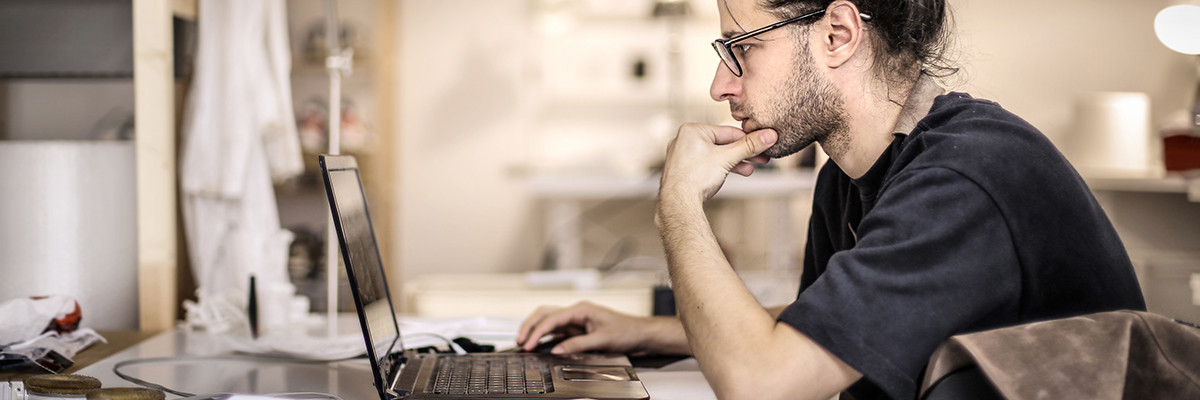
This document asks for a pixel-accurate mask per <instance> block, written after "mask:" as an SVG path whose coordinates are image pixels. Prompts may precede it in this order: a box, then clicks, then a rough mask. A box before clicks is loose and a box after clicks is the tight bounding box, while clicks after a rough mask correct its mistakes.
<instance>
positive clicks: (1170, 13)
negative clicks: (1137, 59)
mask: <svg viewBox="0 0 1200 400" xmlns="http://www.w3.org/2000/svg"><path fill="white" fill-rule="evenodd" d="M1154 34H1155V35H1158V40H1159V41H1160V42H1162V44H1163V45H1165V46H1167V48H1169V49H1171V50H1174V51H1176V52H1179V53H1183V54H1200V6H1198V5H1193V4H1181V5H1174V6H1170V7H1167V8H1164V9H1163V10H1162V11H1159V12H1158V16H1156V17H1154Z"/></svg>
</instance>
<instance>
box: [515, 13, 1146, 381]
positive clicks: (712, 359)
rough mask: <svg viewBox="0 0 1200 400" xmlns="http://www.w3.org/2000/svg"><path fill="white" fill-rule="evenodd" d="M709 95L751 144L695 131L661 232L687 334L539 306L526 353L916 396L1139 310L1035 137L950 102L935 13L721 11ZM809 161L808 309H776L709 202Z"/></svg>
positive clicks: (677, 326) (1123, 258) (610, 315)
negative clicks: (1061, 324)
mask: <svg viewBox="0 0 1200 400" xmlns="http://www.w3.org/2000/svg"><path fill="white" fill-rule="evenodd" d="M717 6H718V8H719V10H720V15H721V29H722V32H723V39H720V40H717V41H716V42H715V43H714V48H716V49H717V52H718V54H719V55H720V57H721V59H722V61H721V64H720V65H719V66H718V68H717V72H716V76H715V77H714V79H713V83H712V89H711V92H712V93H711V94H712V97H713V99H715V100H717V101H728V102H729V106H730V111H731V112H732V115H733V117H734V118H735V119H737V120H739V121H741V128H740V129H738V128H734V127H727V126H707V125H697V124H688V125H684V126H682V127H681V128H680V129H679V132H678V135H677V136H676V138H675V140H674V141H672V143H671V145H670V146H669V149H668V151H667V160H666V164H665V167H664V170H663V176H662V182H661V187H660V189H659V198H658V205H657V209H656V215H655V220H656V223H657V225H658V227H659V229H660V231H661V234H662V239H663V243H664V247H665V249H666V254H667V261H668V265H669V269H670V274H671V281H672V284H673V286H674V289H675V298H676V304H677V308H678V310H679V318H677V319H676V318H667V317H653V318H635V317H631V316H627V315H622V314H618V313H615V312H612V311H610V310H606V309H602V308H599V307H596V306H593V305H590V304H580V305H576V306H573V307H569V308H565V309H557V308H543V309H540V310H538V311H537V312H535V313H534V314H533V315H531V316H530V317H529V318H528V319H527V320H526V321H525V323H524V324H523V326H522V327H521V331H520V333H519V337H518V344H520V345H521V346H522V347H524V348H526V349H531V348H533V347H534V345H536V343H537V342H538V339H539V338H541V337H542V336H543V335H546V334H550V333H556V334H559V335H567V336H571V335H573V336H571V337H569V338H568V339H567V340H565V341H563V342H562V343H560V344H559V345H557V346H556V347H555V348H554V350H553V351H554V352H558V353H565V352H579V351H588V350H604V351H617V352H629V353H677V354H692V355H694V356H695V357H696V359H697V360H698V361H699V363H700V366H701V368H702V370H703V372H704V375H705V377H706V378H707V379H708V381H709V383H710V384H711V385H712V388H713V389H714V391H715V392H716V393H717V395H718V397H720V398H723V399H748V398H752V399H773V398H809V399H827V398H829V397H830V396H832V395H835V394H837V393H839V392H842V391H846V392H847V393H849V394H850V395H852V396H853V397H854V398H856V399H859V400H865V399H874V398H901V399H902V398H915V397H916V396H917V394H918V393H917V390H918V385H919V382H920V380H921V376H922V374H923V370H924V367H925V365H926V363H927V362H928V359H929V356H930V354H931V353H932V352H933V350H934V349H935V348H936V347H937V346H938V344H939V343H941V342H942V341H943V340H945V339H946V338H948V337H950V336H952V335H955V334H959V333H964V332H971V331H979V330H985V329H990V328H996V327H1002V326H1009V325H1016V324H1020V323H1023V322H1029V321H1038V320H1046V319H1052V318H1059V317H1064V316H1071V315H1079V314H1085V313H1091V312H1098V311H1107V310H1115V309H1137V310H1143V309H1144V308H1145V304H1144V301H1143V298H1142V295H1141V292H1140V290H1139V288H1138V285H1137V280H1136V277H1135V276H1134V273H1133V268H1132V265H1131V264H1130V262H1129V257H1128V255H1127V254H1126V253H1125V250H1124V247H1123V245H1122V244H1121V242H1120V240H1119V238H1118V237H1117V234H1116V232H1115V231H1114V229H1113V227H1112V225H1111V223H1110V222H1109V221H1108V219H1107V217H1106V216H1105V215H1104V213H1103V211H1102V210H1101V209H1100V207H1099V205H1098V204H1097V203H1096V201H1095V199H1094V198H1093V196H1092V195H1091V193H1090V192H1089V190H1088V189H1087V187H1086V185H1085V184H1084V183H1083V181H1082V179H1080V177H1079V176H1078V174H1076V173H1075V172H1074V170H1073V169H1072V168H1071V167H1070V165H1069V164H1068V163H1067V161H1066V160H1065V159H1064V158H1063V157H1062V156H1061V154H1059V153H1058V152H1057V151H1056V150H1055V149H1054V147H1053V145H1052V144H1051V143H1050V142H1049V141H1048V140H1047V139H1046V138H1045V137H1044V136H1043V135H1042V134H1041V133H1039V132H1038V131H1037V130H1036V129H1035V128H1034V127H1032V126H1030V125H1029V124H1027V123H1026V122H1024V121H1022V120H1021V119H1019V118H1017V117H1016V116H1014V115H1012V114H1010V113H1008V112H1007V111H1005V110H1003V109H1002V108H1000V106H999V105H997V104H995V103H992V102H989V101H986V100H978V99H974V98H972V97H971V96H969V95H966V94H962V93H950V94H943V91H942V89H941V88H939V87H938V86H937V85H936V84H934V83H932V80H931V79H930V77H931V76H933V75H939V74H943V73H944V72H946V71H947V69H946V68H945V63H943V62H942V61H941V60H940V55H941V54H942V51H941V49H942V47H943V46H944V39H945V36H946V35H945V32H944V29H945V28H944V27H945V25H946V22H945V19H946V9H945V4H944V0H891V1H886V0H718V1H717ZM813 141H817V142H819V143H820V144H821V145H822V147H823V149H824V150H825V151H826V152H827V153H828V154H829V155H830V159H831V160H832V162H831V163H827V164H826V165H825V166H824V167H823V168H822V170H821V172H820V174H819V177H818V181H817V187H816V189H815V193H814V201H813V203H814V204H813V215H812V219H811V221H810V232H809V238H808V244H807V246H806V249H805V258H804V271H803V276H802V279H801V290H800V294H799V296H798V297H797V299H796V301H795V302H794V303H792V304H790V305H788V306H786V307H779V308H774V309H768V310H764V309H763V308H762V307H761V306H760V305H758V304H757V302H756V301H755V299H754V297H753V296H751V294H750V293H749V292H748V291H747V289H746V288H745V286H744V285H743V284H742V283H741V281H740V280H739V279H738V277H737V275H735V273H734V271H733V270H732V269H731V268H730V266H729V263H728V261H726V259H725V258H724V257H723V256H722V253H721V250H720V247H719V246H718V245H717V241H716V239H715V237H714V235H713V233H712V229H711V228H710V227H709V225H708V221H707V218H706V216H705V214H704V209H703V204H704V202H705V201H706V200H707V199H708V198H710V197H712V195H713V194H715V193H716V192H717V191H718V190H719V189H720V187H721V185H722V183H723V182H724V180H725V179H726V177H727V175H728V173H729V172H734V173H738V174H741V175H749V174H750V173H751V172H753V169H754V167H753V163H761V162H765V161H766V160H767V159H768V157H781V156H785V155H788V154H791V153H794V152H796V151H799V150H800V149H802V148H804V147H805V146H807V145H809V144H810V143H811V142H813Z"/></svg>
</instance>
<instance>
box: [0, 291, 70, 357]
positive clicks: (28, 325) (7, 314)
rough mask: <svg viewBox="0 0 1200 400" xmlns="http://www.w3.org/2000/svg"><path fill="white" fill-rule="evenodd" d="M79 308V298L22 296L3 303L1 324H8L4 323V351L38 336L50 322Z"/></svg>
mask: <svg viewBox="0 0 1200 400" xmlns="http://www.w3.org/2000/svg"><path fill="white" fill-rule="evenodd" d="M75 309H76V304H75V299H73V298H71V297H68V296H48V297H42V298H39V299H33V298H28V297H22V298H17V299H12V300H8V301H5V302H3V303H0V321H4V323H3V324H0V348H4V347H5V346H7V345H10V344H13V343H19V342H24V341H27V340H30V339H33V338H36V337H38V335H41V334H42V332H43V331H45V330H46V326H47V325H50V322H52V321H54V320H55V319H56V318H62V317H64V316H66V315H67V314H70V313H73V312H75Z"/></svg>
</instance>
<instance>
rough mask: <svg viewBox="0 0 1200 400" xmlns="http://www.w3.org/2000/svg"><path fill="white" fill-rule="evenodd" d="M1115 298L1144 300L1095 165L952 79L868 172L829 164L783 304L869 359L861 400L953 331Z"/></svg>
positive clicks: (906, 385)
mask: <svg viewBox="0 0 1200 400" xmlns="http://www.w3.org/2000/svg"><path fill="white" fill-rule="evenodd" d="M1115 309H1135V310H1144V309H1145V302H1144V300H1143V298H1142V293H1141V290H1140V289H1139V287H1138V283H1137V278H1136V276H1135V275H1134V272H1133V266H1132V264H1131V263H1130V261H1129V256H1128V255H1127V254H1126V252H1125V248H1124V246H1123V245H1122V243H1121V240H1120V238H1118V237H1117V233H1116V231H1115V230H1114V229H1113V226H1112V224H1111V223H1110V222H1109V220H1108V218H1107V216H1105V214H1104V211H1103V210H1102V209H1101V208H1100V205H1099V204H1098V203H1097V202H1096V200H1095V197H1093V196H1092V194H1091V192H1090V191H1089V190H1088V188H1087V186H1086V185H1085V184H1084V182H1083V179H1082V178H1080V177H1079V175H1078V174H1077V173H1076V172H1075V170H1074V169H1073V168H1072V167H1071V166H1070V164H1069V163H1068V162H1067V160H1066V159H1065V158H1063V156H1062V155H1061V154H1060V153H1059V152H1058V151H1057V150H1056V149H1055V148H1054V146H1053V145H1052V144H1051V143H1050V141H1049V140H1047V139H1046V137H1045V136H1043V135H1042V134H1041V133H1040V132H1038V130H1037V129H1036V128H1034V127H1033V126H1031V125H1029V124H1028V123H1026V122H1025V121H1023V120H1021V119H1020V118H1018V117H1017V116H1015V115H1013V114H1011V113H1009V112H1007V111H1005V110H1004V109H1003V108H1001V107H1000V106H999V105H997V104H995V103H993V102H990V101H986V100H979V99H975V98H972V97H971V96H969V95H966V94H962V93H951V94H947V95H943V96H939V97H938V98H937V99H936V100H935V102H934V104H933V107H932V109H931V110H930V112H929V114H928V115H927V116H926V117H925V118H924V119H922V120H921V122H920V123H918V124H917V127H916V129H914V130H913V132H911V133H909V134H908V135H903V134H897V135H896V139H895V141H894V142H893V144H892V146H891V147H890V148H889V149H888V150H886V151H885V152H884V154H883V155H881V157H880V158H879V160H878V161H877V162H876V164H875V165H874V166H873V167H872V168H871V170H870V171H869V172H868V173H867V174H866V175H864V176H863V177H861V178H859V179H857V180H855V179H850V178H849V177H848V176H847V175H846V174H845V173H844V172H842V170H841V169H840V168H838V166H837V165H836V164H834V163H832V162H830V163H827V164H826V165H825V167H824V168H822V169H821V172H820V174H819V177H818V179H817V187H816V190H815V194H814V201H813V214H812V219H811V220H810V225H809V237H808V245H807V246H806V248H805V257H804V272H803V275H802V278H801V288H800V294H799V297H798V298H797V300H796V302H795V303H792V304H791V305H790V306H788V307H787V309H786V310H784V312H783V313H782V314H781V315H780V317H779V319H780V320H781V321H783V322H785V323H787V324H789V325H792V326H794V327H796V329H798V330H800V331H801V332H803V333H804V334H805V335H807V336H808V337H810V338H812V339H813V340H814V341H816V342H817V343H818V344H820V345H821V346H822V347H824V348H825V349H827V350H829V351H830V352H832V353H833V354H834V355H836V356H838V357H839V358H840V359H841V360H842V361H844V362H846V363H847V364H849V365H850V366H851V367H853V368H854V369H856V370H858V371H859V372H861V373H862V374H863V377H864V378H863V379H862V380H860V381H859V382H857V383H855V384H854V385H853V386H851V387H850V389H849V392H850V394H851V395H852V396H853V397H854V398H856V399H857V400H868V399H875V398H896V399H909V398H915V397H916V396H917V390H918V389H919V388H918V385H919V383H920V380H921V376H922V374H923V373H924V369H925V365H926V363H927V362H928V360H929V356H930V355H931V354H932V353H933V350H934V349H935V348H936V347H937V346H938V344H940V343H941V342H942V341H943V340H945V339H946V338H948V337H950V336H952V335H955V334H959V333H964V332H972V331H979V330H985V329H989V328H996V327H1001V326H1009V325H1015V324H1019V323H1024V322H1030V321H1038V320H1046V319H1053V318H1059V317H1065V316H1073V315H1079V314H1085V313H1091V312H1098V311H1107V310H1115Z"/></svg>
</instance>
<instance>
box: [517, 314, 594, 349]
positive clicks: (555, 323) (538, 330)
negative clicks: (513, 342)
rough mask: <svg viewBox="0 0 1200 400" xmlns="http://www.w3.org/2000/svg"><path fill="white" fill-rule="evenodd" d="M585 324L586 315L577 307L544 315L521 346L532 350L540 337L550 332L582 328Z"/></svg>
mask: <svg viewBox="0 0 1200 400" xmlns="http://www.w3.org/2000/svg"><path fill="white" fill-rule="evenodd" d="M586 322H587V314H586V313H583V312H581V311H580V309H579V307H571V308H567V309H562V310H556V311H555V312H554V313H551V314H549V315H546V317H545V318H542V320H541V321H538V322H537V323H536V324H534V326H533V328H532V329H530V332H529V336H527V337H526V339H527V340H526V341H525V343H524V344H523V345H522V348H524V349H525V350H526V351H529V350H533V348H534V347H537V345H538V340H539V339H541V337H542V336H546V335H547V334H550V333H552V332H556V331H562V330H563V328H567V327H570V326H571V325H578V326H583V325H584V324H585V323H586Z"/></svg>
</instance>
